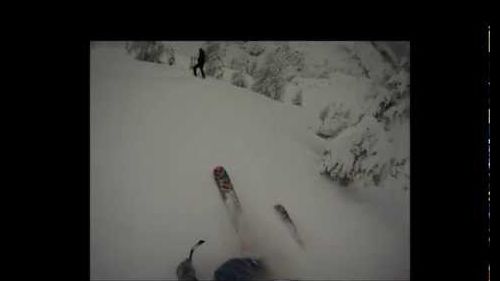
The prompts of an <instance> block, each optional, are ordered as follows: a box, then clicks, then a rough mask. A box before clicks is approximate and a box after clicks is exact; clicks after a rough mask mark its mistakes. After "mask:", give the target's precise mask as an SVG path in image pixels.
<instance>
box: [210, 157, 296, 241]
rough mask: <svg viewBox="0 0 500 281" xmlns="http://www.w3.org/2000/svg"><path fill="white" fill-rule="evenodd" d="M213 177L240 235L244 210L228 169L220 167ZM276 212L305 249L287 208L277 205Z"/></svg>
mask: <svg viewBox="0 0 500 281" xmlns="http://www.w3.org/2000/svg"><path fill="white" fill-rule="evenodd" d="M213 176H214V179H215V183H216V185H217V188H218V190H219V192H220V195H221V198H222V201H223V203H224V205H225V207H226V209H227V211H228V213H229V217H230V218H231V224H232V225H233V227H234V229H235V230H236V233H237V234H240V232H241V221H240V220H241V215H242V208H241V203H240V200H239V199H238V196H237V194H236V191H235V190H234V186H233V184H232V182H231V179H230V178H229V175H228V174H227V171H226V169H224V167H221V166H218V167H216V168H215V169H214V170H213ZM274 211H275V212H276V214H277V215H278V217H279V218H280V221H281V222H283V224H284V225H285V226H286V227H287V228H288V230H289V233H290V235H291V236H292V238H293V239H294V240H295V242H296V243H297V244H298V245H299V246H300V247H301V248H304V242H303V240H302V239H301V237H300V235H299V232H298V230H297V227H296V226H295V223H294V222H293V220H292V218H291V217H290V215H289V214H288V212H287V210H286V209H285V207H284V206H283V205H281V204H276V205H274Z"/></svg>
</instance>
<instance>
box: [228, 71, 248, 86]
mask: <svg viewBox="0 0 500 281" xmlns="http://www.w3.org/2000/svg"><path fill="white" fill-rule="evenodd" d="M231 84H233V85H235V86H237V87H241V88H247V87H248V82H247V80H246V78H245V74H244V73H243V72H242V71H236V72H234V73H233V75H232V76H231Z"/></svg>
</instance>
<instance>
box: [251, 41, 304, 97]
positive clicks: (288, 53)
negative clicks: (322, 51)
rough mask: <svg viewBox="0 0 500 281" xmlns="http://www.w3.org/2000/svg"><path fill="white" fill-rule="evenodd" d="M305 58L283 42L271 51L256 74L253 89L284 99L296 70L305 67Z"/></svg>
mask: <svg viewBox="0 0 500 281" xmlns="http://www.w3.org/2000/svg"><path fill="white" fill-rule="evenodd" d="M303 64H304V58H303V55H302V54H300V53H299V52H294V51H293V50H292V49H291V48H290V47H289V46H288V45H287V44H281V45H280V46H278V47H277V48H276V49H275V50H274V51H273V52H271V53H269V54H268V55H267V57H266V59H265V62H264V65H263V66H262V67H261V68H260V69H259V70H258V72H257V73H256V75H255V83H254V84H253V86H252V89H253V90H254V91H256V92H258V93H260V94H262V95H265V96H267V97H270V98H272V99H275V100H279V101H282V100H283V96H284V94H285V87H286V84H287V82H290V81H291V80H292V79H293V78H294V72H296V71H297V69H300V68H301V67H303Z"/></svg>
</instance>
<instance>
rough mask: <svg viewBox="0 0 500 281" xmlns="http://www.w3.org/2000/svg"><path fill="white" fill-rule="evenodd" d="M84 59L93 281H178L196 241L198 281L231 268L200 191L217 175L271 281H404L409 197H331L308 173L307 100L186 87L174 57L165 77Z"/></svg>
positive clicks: (184, 72)
mask: <svg viewBox="0 0 500 281" xmlns="http://www.w3.org/2000/svg"><path fill="white" fill-rule="evenodd" d="M192 52H193V53H195V52H196V48H193V50H192ZM90 59H91V62H90V63H91V68H90V101H91V106H90V110H91V114H90V117H91V122H90V124H91V134H90V136H91V163H90V164H91V167H90V168H91V170H90V176H91V185H90V191H91V198H90V200H91V201H90V203H91V208H90V209H91V229H90V237H91V244H90V246H91V249H90V250H91V251H90V253H91V256H90V261H91V278H92V279H95V280H96V279H101V280H102V279H109V280H111V279H113V280H118V279H123V280H145V279H153V280H176V275H175V269H176V267H177V265H178V264H179V263H180V262H181V261H182V260H183V259H184V258H186V257H187V255H188V252H189V248H190V247H191V246H192V245H193V244H194V243H196V241H198V240H199V239H203V240H205V241H206V243H205V244H203V245H202V246H200V247H199V248H198V249H197V250H196V252H195V254H194V266H195V268H196V271H197V276H198V278H199V279H204V280H208V279H212V278H213V272H214V271H215V269H216V268H217V267H218V266H219V265H221V264H222V263H223V262H224V261H226V260H227V259H229V258H232V257H238V256H240V254H241V253H240V245H239V240H238V238H237V236H236V233H235V231H234V230H233V228H232V226H231V224H230V220H229V216H228V214H227V212H226V210H225V208H224V205H223V204H222V200H221V198H220V195H219V192H218V191H217V188H216V185H215V183H214V180H213V177H212V169H213V168H214V167H215V166H217V165H222V166H224V167H225V168H226V170H227V171H228V173H229V176H230V177H231V180H232V182H233V184H234V186H235V189H236V192H237V194H238V196H239V199H240V201H241V204H242V208H243V212H244V213H245V221H246V222H247V225H246V229H247V230H248V232H247V233H246V236H247V238H248V239H249V240H248V241H249V244H250V245H251V247H252V251H253V252H254V253H255V254H257V255H259V256H261V257H263V258H264V259H265V261H266V262H267V264H268V265H269V266H270V268H271V269H272V273H273V276H272V277H273V278H275V279H300V280H308V279H310V280H312V279H315V280H319V279H323V280H324V279H326V280H344V279H346V280H354V279H355V280H360V279H383V280H395V279H398V280H401V279H409V268H410V257H409V256H410V251H409V248H410V239H409V238H410V226H409V222H410V219H409V198H410V194H409V192H408V191H406V190H404V189H403V188H400V187H397V188H391V187H390V186H384V185H383V184H382V186H380V187H360V186H359V187H358V186H353V187H349V188H346V187H341V186H338V185H337V184H335V183H334V182H332V181H331V180H329V179H327V178H326V177H324V176H322V175H321V174H320V173H319V170H318V167H319V166H320V164H321V153H322V151H323V149H324V146H325V143H324V140H323V139H321V138H319V137H317V136H316V135H315V134H314V133H315V132H314V130H313V129H315V126H316V124H317V123H314V122H318V111H319V109H318V107H320V105H319V103H320V102H318V101H315V97H316V96H318V99H319V96H320V94H316V95H313V94H309V95H308V91H307V89H305V90H304V106H303V107H298V106H293V105H291V104H290V103H280V102H276V101H273V100H271V99H269V98H267V97H264V96H262V95H259V94H256V93H255V92H252V91H250V90H248V89H242V88H238V87H236V86H233V85H231V84H230V83H228V82H227V81H220V80H216V79H214V78H211V77H207V79H205V80H203V79H201V78H196V77H194V76H193V75H192V72H191V71H190V70H189V69H188V68H187V66H186V64H183V62H185V63H188V62H189V57H187V56H182V55H180V56H179V57H176V60H177V64H176V65H174V66H168V65H167V64H153V63H147V62H140V61H137V60H135V59H134V58H133V57H132V56H130V55H127V54H126V52H125V49H124V48H123V47H120V46H99V45H98V46H94V47H92V49H91V58H90ZM343 77H344V78H343ZM327 81H329V82H328V83H330V84H331V85H330V86H331V87H332V88H335V87H336V83H337V84H338V85H339V86H338V88H339V89H340V91H341V92H347V91H348V89H356V87H358V85H359V87H363V89H365V88H366V87H367V86H366V85H365V84H363V83H362V81H361V82H360V81H359V79H357V80H356V79H354V78H352V77H349V76H345V75H341V74H339V75H338V76H335V77H334V78H332V79H330V80H327ZM348 83H351V84H350V86H349V87H348V86H347V85H348ZM313 92H314V90H311V91H310V93H313ZM331 94H332V95H335V93H331ZM308 103H309V105H311V106H309V107H308V106H307V105H308ZM315 104H317V105H316V106H313V105H315ZM313 119H314V120H313ZM276 203H281V204H283V205H284V206H285V207H286V208H287V210H288V212H289V214H290V216H291V217H292V219H293V220H294V222H295V224H296V225H297V228H298V231H299V233H300V235H301V237H302V239H303V240H304V244H305V248H304V250H302V249H301V248H300V247H298V246H297V244H296V243H295V242H294V240H293V239H292V237H291V235H290V234H289V232H288V230H287V228H286V226H285V225H283V224H282V223H281V222H280V220H279V218H278V216H277V215H276V214H275V212H274V210H273V205H274V204H276Z"/></svg>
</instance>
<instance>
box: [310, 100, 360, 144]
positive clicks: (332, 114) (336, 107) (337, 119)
mask: <svg viewBox="0 0 500 281" xmlns="http://www.w3.org/2000/svg"><path fill="white" fill-rule="evenodd" d="M319 118H320V120H321V124H320V126H319V128H318V130H317V132H316V135H318V136H319V137H322V138H325V139H328V138H333V137H335V136H337V135H338V134H339V133H340V132H341V131H342V130H344V129H345V128H347V127H348V126H349V125H352V123H353V122H352V121H351V120H352V119H351V110H349V109H348V108H347V107H346V106H344V104H343V103H337V102H332V103H331V104H329V105H327V106H326V107H325V108H324V109H323V110H321V112H320V114H319Z"/></svg>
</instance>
